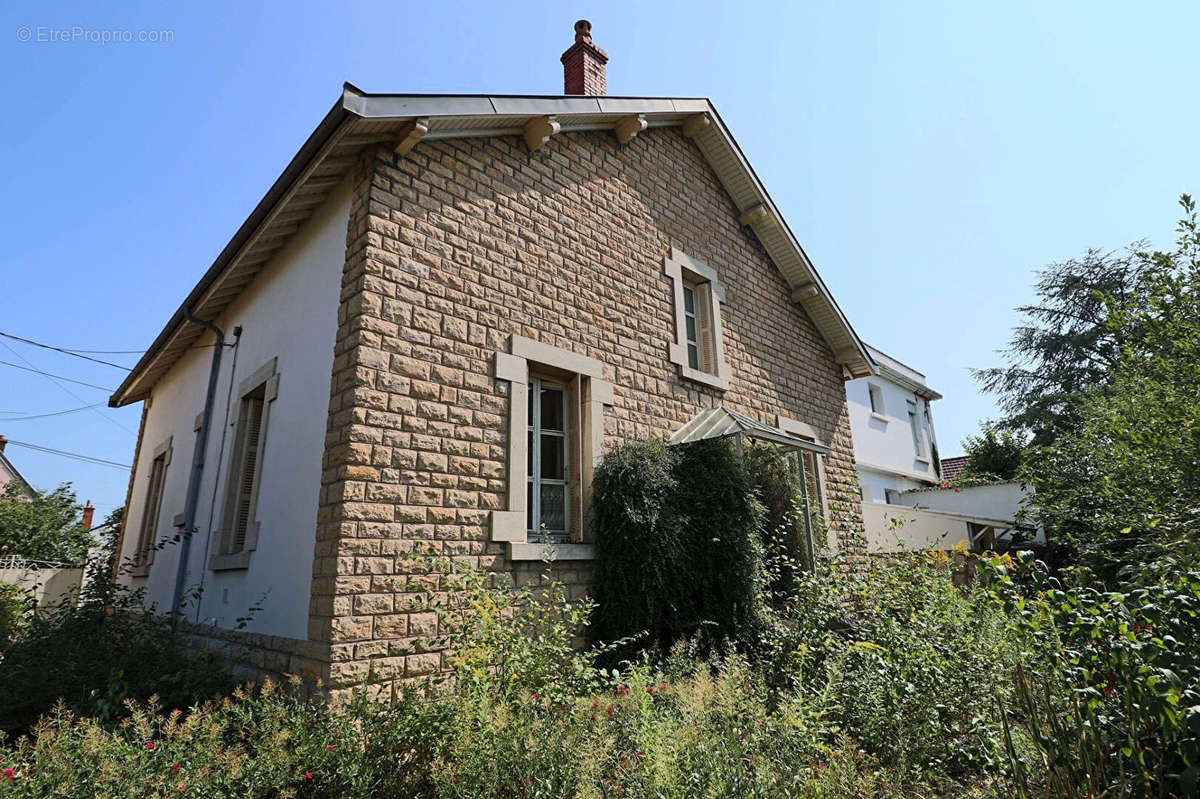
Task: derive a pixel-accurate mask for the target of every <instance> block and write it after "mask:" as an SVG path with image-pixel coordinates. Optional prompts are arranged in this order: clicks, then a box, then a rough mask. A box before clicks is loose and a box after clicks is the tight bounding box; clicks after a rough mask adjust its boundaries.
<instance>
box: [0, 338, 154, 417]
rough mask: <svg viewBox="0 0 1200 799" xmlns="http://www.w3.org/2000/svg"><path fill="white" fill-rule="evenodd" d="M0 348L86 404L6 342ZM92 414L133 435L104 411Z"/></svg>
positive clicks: (65, 392)
mask: <svg viewBox="0 0 1200 799" xmlns="http://www.w3.org/2000/svg"><path fill="white" fill-rule="evenodd" d="M0 347H4V349H6V350H8V351H9V352H11V353H12V354H13V355H15V356H17V358H18V359H19V360H21V361H23V362H24V363H25V366H27V367H29V371H32V372H39V373H41V375H42V376H43V377H45V378H46V379H47V380H49V381H50V382H51V383H53V384H54V385H56V386H58V389H59V391H61V392H63V393H64V394H67V395H69V396H72V397H74V398H75V399H77V400H79V401H80V402H87V400H85V399H84V398H83V397H81V396H79V395H78V394H76V393H75V392H74V391H72V390H71V389H69V388H67V387H66V386H65V385H63V382H62V381H61V380H58V379H57V378H55V377H54V376H53V375H51V374H49V373H47V372H42V371H41V370H40V369H38V368H37V367H35V366H34V365H33V363H32V362H31V361H30V360H29V359H28V358H26V357H25V356H24V355H22V354H21V353H19V352H17V351H16V350H14V349H13V348H12V347H10V346H8V342H7V341H0ZM91 387H92V388H99V386H91ZM104 390H105V391H108V389H104ZM92 413H94V414H96V415H97V416H99V417H100V418H101V419H103V420H104V421H106V422H108V423H109V424H111V425H114V426H116V427H119V428H121V429H122V430H124V431H125V432H126V433H129V434H130V435H135V433H134V431H133V430H130V429H129V427H128V425H123V424H121V423H120V422H118V421H117V420H116V419H114V418H112V417H111V416H109V415H108V414H106V413H105V412H104V411H102V410H100V409H99V408H92Z"/></svg>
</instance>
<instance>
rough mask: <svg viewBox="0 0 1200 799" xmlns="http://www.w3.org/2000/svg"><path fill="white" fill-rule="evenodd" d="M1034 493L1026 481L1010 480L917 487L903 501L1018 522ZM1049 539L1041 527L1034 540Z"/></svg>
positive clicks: (936, 508) (914, 505) (913, 505)
mask: <svg viewBox="0 0 1200 799" xmlns="http://www.w3.org/2000/svg"><path fill="white" fill-rule="evenodd" d="M1032 496H1033V492H1032V491H1030V490H1029V489H1028V488H1026V487H1025V486H1024V485H1022V484H1020V483H1018V482H1015V481H1009V482H1004V483H990V484H988V485H981V486H970V487H966V488H959V489H954V488H937V489H925V490H921V491H914V492H912V493H910V494H905V495H904V496H903V497H901V498H900V502H901V504H904V505H908V506H910V507H916V508H929V509H931V510H939V511H946V512H949V513H962V514H966V515H969V516H977V517H981V518H984V519H995V520H997V521H1005V522H1015V521H1016V520H1017V516H1018V514H1019V513H1020V511H1021V509H1022V507H1023V506H1024V503H1025V502H1026V501H1027V500H1028V499H1029V498H1031V497H1032ZM1030 510H1032V508H1031V509H1030ZM1045 540H1046V536H1045V531H1044V530H1042V529H1041V528H1039V529H1038V531H1037V534H1036V536H1035V537H1034V541H1035V542H1037V543H1045Z"/></svg>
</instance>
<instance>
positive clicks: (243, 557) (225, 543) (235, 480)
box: [208, 358, 279, 571]
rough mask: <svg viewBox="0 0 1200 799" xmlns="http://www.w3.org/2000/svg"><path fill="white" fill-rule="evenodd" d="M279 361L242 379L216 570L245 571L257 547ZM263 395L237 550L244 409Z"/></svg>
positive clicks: (214, 562)
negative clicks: (242, 532)
mask: <svg viewBox="0 0 1200 799" xmlns="http://www.w3.org/2000/svg"><path fill="white" fill-rule="evenodd" d="M277 362H278V359H277V358H272V359H271V360H270V361H268V362H267V363H266V364H264V365H263V366H261V367H259V368H258V369H257V370H255V372H254V373H253V374H252V375H250V377H247V378H246V379H245V380H243V381H242V382H241V383H240V384H239V385H238V391H237V398H238V399H237V410H236V411H235V413H234V418H233V419H232V421H231V423H230V426H231V427H232V428H233V431H234V432H233V447H232V449H231V451H230V456H229V470H228V471H227V472H226V478H225V498H224V504H223V506H222V507H223V510H222V512H221V526H220V527H219V528H218V529H217V530H216V531H215V533H214V536H215V541H214V545H215V546H214V547H213V554H212V555H211V556H210V557H209V564H208V565H209V568H210V569H212V570H213V571H226V570H229V569H246V568H249V566H250V556H251V555H252V554H253V553H254V551H255V550H256V549H257V548H258V535H259V528H260V522H259V520H258V496H259V489H260V487H261V486H262V475H263V466H264V461H265V456H266V451H267V437H268V435H269V431H270V414H271V406H272V404H273V403H274V402H275V398H276V397H278V396H279V373H278V372H277V371H276V365H277ZM259 389H261V390H262V392H263V397H262V418H261V420H260V421H259V431H258V442H257V447H256V452H255V468H254V481H253V484H252V486H251V489H250V508H249V511H248V518H247V523H246V530H245V537H244V539H243V543H242V547H241V548H240V549H234V547H235V533H234V524H235V522H236V516H237V505H238V499H239V493H240V490H239V486H240V485H241V483H242V471H243V469H244V468H245V466H246V455H247V453H246V449H245V445H246V420H245V418H243V409H244V408H245V407H246V402H247V400H248V399H249V395H251V394H253V393H255V392H257V391H258V390H259Z"/></svg>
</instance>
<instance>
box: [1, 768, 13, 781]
mask: <svg viewBox="0 0 1200 799" xmlns="http://www.w3.org/2000/svg"><path fill="white" fill-rule="evenodd" d="M0 773H3V774H4V779H6V780H15V779H16V778H17V770H16V769H15V768H6V769H4V771H3V772H0Z"/></svg>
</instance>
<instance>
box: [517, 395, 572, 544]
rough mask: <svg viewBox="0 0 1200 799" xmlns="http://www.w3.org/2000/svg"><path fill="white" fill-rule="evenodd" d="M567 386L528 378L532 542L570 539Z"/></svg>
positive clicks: (529, 527)
mask: <svg viewBox="0 0 1200 799" xmlns="http://www.w3.org/2000/svg"><path fill="white" fill-rule="evenodd" d="M568 396H569V393H568V391H567V386H566V385H564V384H563V383H559V382H556V381H554V380H549V379H544V378H540V377H533V378H531V379H530V381H529V402H528V405H529V418H528V441H529V445H528V450H527V452H528V458H527V462H528V469H527V473H526V482H527V489H526V505H525V506H526V508H527V509H528V512H527V514H526V516H527V527H526V534H527V537H528V538H527V540H529V541H554V542H556V543H562V542H565V541H567V540H569V537H570V530H571V518H570V517H571V510H570V507H571V503H570V501H569V498H570V496H571V493H570V492H571V488H572V486H571V478H570V475H571V464H570V460H571V454H570V452H571V449H572V447H571V441H572V438H571V436H572V434H573V431H572V430H571V429H570V428H571V425H570V417H571V414H570V413H569V409H568V407H567V398H568Z"/></svg>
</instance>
